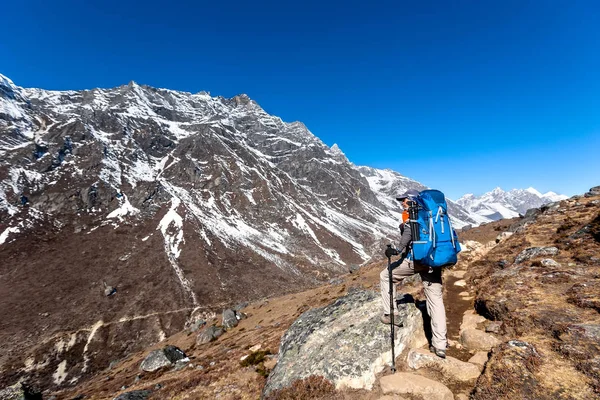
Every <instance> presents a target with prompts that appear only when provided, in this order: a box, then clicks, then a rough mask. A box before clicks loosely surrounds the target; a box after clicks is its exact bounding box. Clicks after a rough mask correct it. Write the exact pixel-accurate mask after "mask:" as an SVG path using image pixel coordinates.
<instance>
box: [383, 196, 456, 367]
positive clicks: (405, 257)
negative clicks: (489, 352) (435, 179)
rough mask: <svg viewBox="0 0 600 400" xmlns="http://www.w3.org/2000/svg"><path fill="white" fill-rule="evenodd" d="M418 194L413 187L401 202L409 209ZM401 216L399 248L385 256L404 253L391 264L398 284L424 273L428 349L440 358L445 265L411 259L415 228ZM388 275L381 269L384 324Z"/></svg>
mask: <svg viewBox="0 0 600 400" xmlns="http://www.w3.org/2000/svg"><path fill="white" fill-rule="evenodd" d="M418 195H419V192H418V191H416V190H414V189H411V190H408V191H406V192H405V193H404V194H402V195H401V196H400V197H398V198H397V200H398V201H401V202H402V207H403V208H404V210H405V211H406V210H408V207H409V201H414V199H415V198H416V197H417V196H418ZM402 219H403V225H404V224H406V227H404V229H401V230H402V231H403V232H402V236H401V238H400V243H399V246H398V248H397V249H394V248H393V247H388V249H387V250H386V252H385V255H386V257H388V258H389V257H391V256H394V255H400V256H401V258H400V259H399V260H398V261H395V262H393V263H392V264H391V265H390V266H391V268H392V273H391V275H392V282H393V283H398V282H400V281H401V280H402V279H403V278H405V277H407V276H412V275H414V274H416V273H418V274H419V275H421V280H422V281H423V288H424V292H425V298H426V300H427V313H428V314H429V316H430V317H431V331H432V339H431V346H430V348H429V349H430V350H431V351H432V352H433V353H435V354H436V355H437V356H438V357H441V358H446V347H447V341H446V310H445V309H444V301H443V298H442V268H430V267H428V266H426V265H421V264H420V263H417V262H413V261H412V259H411V257H410V256H409V254H408V253H409V252H410V247H411V244H412V231H411V229H410V226H408V224H407V223H406V222H407V220H408V213H407V214H406V216H405V215H404V213H403V217H402ZM389 275H390V273H389V271H388V269H387V268H386V269H384V270H383V271H381V274H380V275H379V276H380V283H381V299H382V303H383V315H382V316H381V322H383V323H384V324H390V323H391V318H390V311H391V310H390V293H389V290H390V289H389V286H390V283H389ZM393 299H396V285H393ZM393 304H394V312H395V313H397V311H398V310H397V309H396V307H397V305H396V302H395V301H394V303H393ZM394 319H395V318H394ZM395 320H397V319H395ZM394 324H395V325H396V324H397V325H399V326H401V323H397V322H396V321H394Z"/></svg>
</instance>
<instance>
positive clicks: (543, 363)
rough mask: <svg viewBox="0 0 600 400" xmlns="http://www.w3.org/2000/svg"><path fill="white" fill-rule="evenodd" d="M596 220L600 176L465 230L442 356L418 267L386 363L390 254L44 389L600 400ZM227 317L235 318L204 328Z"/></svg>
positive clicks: (402, 297) (448, 300)
mask: <svg viewBox="0 0 600 400" xmlns="http://www.w3.org/2000/svg"><path fill="white" fill-rule="evenodd" d="M599 218H600V187H597V188H594V189H592V190H591V191H590V192H589V193H586V195H585V196H576V197H573V198H571V199H568V200H565V201H562V202H560V203H557V204H554V205H551V206H549V207H542V208H541V209H536V210H535V211H534V212H530V213H529V214H528V216H526V217H523V218H520V219H515V220H513V221H497V222H493V223H490V224H487V225H485V226H482V227H478V228H473V229H471V230H468V231H465V232H461V233H460V239H461V242H462V243H463V245H464V251H463V252H462V253H461V254H460V260H459V263H458V264H457V266H456V267H455V268H454V269H452V270H446V271H445V272H444V282H445V293H444V301H445V305H446V310H447V315H448V338H449V344H450V347H449V348H448V357H447V358H446V359H445V360H441V359H439V358H437V357H436V356H433V355H431V353H429V351H428V349H427V344H426V340H425V338H424V337H423V333H424V334H425V336H427V332H426V331H425V330H424V328H423V327H424V326H427V325H426V321H427V316H426V311H425V310H426V306H425V304H424V302H423V298H424V296H423V292H422V289H421V287H422V285H421V283H420V282H419V280H418V279H410V280H408V281H407V282H404V283H403V284H402V285H401V286H400V289H399V292H398V293H399V294H398V298H399V303H400V304H399V305H400V307H401V314H402V316H401V317H400V318H402V319H403V321H404V322H405V325H404V326H403V327H402V328H401V329H399V330H398V336H397V342H396V345H397V346H398V351H397V352H396V355H397V358H396V367H397V369H398V372H396V373H395V374H392V373H391V371H390V370H389V368H386V365H388V363H389V361H390V357H389V355H390V354H391V353H390V351H389V347H388V344H389V342H387V341H386V340H382V338H385V339H387V337H388V336H387V332H385V334H384V330H383V328H384V326H383V325H381V324H378V323H377V321H376V320H377V317H378V315H379V314H378V313H379V312H380V304H379V303H378V301H376V297H377V296H376V291H377V288H378V285H379V280H378V279H379V278H378V277H379V272H380V271H381V269H382V268H383V266H384V265H385V261H384V260H380V261H378V262H376V263H373V264H370V265H368V266H366V267H365V268H361V269H360V270H359V271H356V272H353V273H348V274H345V275H344V276H341V277H340V278H338V279H336V280H335V281H332V282H331V283H329V284H326V285H323V286H320V287H317V288H314V289H310V290H308V291H304V292H299V293H295V294H289V295H285V296H281V297H277V298H271V299H268V300H266V299H265V300H261V301H257V302H254V303H252V304H245V305H241V306H240V307H239V308H238V309H240V310H241V312H239V313H238V315H239V316H240V318H241V319H240V320H239V321H238V322H237V324H234V325H230V323H229V320H228V317H227V313H223V315H222V316H218V317H216V318H213V319H209V320H207V321H206V326H204V327H200V329H198V326H194V327H190V328H189V329H187V330H185V331H182V332H179V333H177V334H175V335H173V336H170V337H168V338H165V340H164V341H162V342H161V343H159V344H156V345H155V346H153V347H150V348H147V349H145V350H143V351H140V352H135V353H130V354H128V355H127V356H126V357H125V358H123V359H121V360H115V361H114V362H113V363H111V366H110V368H106V369H104V370H102V371H101V372H100V373H98V374H97V375H95V376H94V377H92V378H91V379H89V380H88V381H87V384H86V385H76V386H72V387H66V388H64V389H61V390H58V391H51V390H47V391H46V393H45V396H44V398H53V396H54V398H57V399H62V398H69V399H70V398H79V399H119V400H126V399H148V400H153V399H154V400H157V399H181V400H182V399H198V398H202V399H204V398H206V399H209V398H210V399H212V398H223V399H255V398H258V397H260V396H261V394H263V395H266V398H273V399H302V398H315V399H317V398H318V399H340V400H341V399H345V400H350V399H352V400H354V399H356V400H358V399H362V400H364V399H366V400H382V399H387V398H390V397H394V396H400V397H404V398H415V399H416V398H428V399H449V400H450V399H457V400H466V399H475V400H479V399H501V398H515V399H582V400H583V399H594V398H598V397H599V396H600V388H599V387H598V382H599V381H600V380H599V378H600V376H599V375H598V371H600V370H599V368H598V360H599V357H600V347H599V346H598V343H599V340H600V337H599V335H600V330H599V329H598V328H599V326H600V319H599V314H598V290H597V289H598V288H597V286H598V282H599V279H600V278H599V277H600V275H599V273H598V272H599V271H598V268H600V264H599V262H598V261H599V260H598V257H597V255H598V253H599V252H600V224H599V223H598V221H599ZM490 239H491V240H490ZM373 290H374V291H375V293H373ZM374 299H375V300H374ZM418 310H421V311H418ZM421 313H422V315H421ZM415 316H419V318H416V319H415ZM221 326H228V328H227V329H226V330H225V331H224V332H223V331H221V333H220V336H218V338H215V339H213V341H208V340H206V337H207V332H214V331H215V328H216V329H217V330H219V329H220V327H221ZM371 336H372V337H373V340H370V339H369V340H364V338H371ZM211 337H213V338H214V336H212V334H211ZM167 345H169V346H173V345H175V346H177V347H179V348H180V349H182V350H183V351H184V352H185V355H186V356H187V357H186V358H184V359H178V360H177V361H173V362H172V361H170V360H167V359H166V358H165V357H164V356H161V357H162V358H163V359H164V360H163V362H161V363H160V365H158V364H157V365H158V366H157V367H156V369H152V370H151V371H149V369H150V368H149V365H150V362H149V360H151V359H152V358H153V357H154V358H156V355H157V354H158V355H160V354H163V353H164V352H168V351H169V349H170V347H169V346H167ZM319 346H321V347H319ZM318 348H321V349H322V351H320V352H315V354H314V355H313V356H312V358H310V357H309V358H308V359H307V357H305V356H306V354H305V351H315V349H318ZM340 348H343V349H344V351H339V349H340ZM313 359H314V361H316V362H313ZM324 360H327V362H325V361H324ZM280 362H281V365H279V363H280ZM330 365H336V368H330V367H329V366H330ZM311 374H313V375H312V376H311ZM315 374H316V376H315ZM306 376H308V378H305V377H306ZM322 377H326V379H323V378H322ZM297 378H304V379H299V380H294V379H297ZM284 382H285V383H284ZM32 384H33V383H32ZM286 385H287V386H286ZM7 390H13V391H14V392H18V391H19V390H20V389H19V388H14V389H7Z"/></svg>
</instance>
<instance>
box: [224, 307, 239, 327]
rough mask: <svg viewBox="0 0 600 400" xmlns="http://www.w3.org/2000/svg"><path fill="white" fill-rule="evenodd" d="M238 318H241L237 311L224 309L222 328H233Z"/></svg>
mask: <svg viewBox="0 0 600 400" xmlns="http://www.w3.org/2000/svg"><path fill="white" fill-rule="evenodd" d="M240 319H241V318H238V316H237V313H236V312H235V311H234V310H224V311H223V323H222V325H223V328H225V330H228V329H231V328H235V327H236V326H237V325H238V321H239V320H240Z"/></svg>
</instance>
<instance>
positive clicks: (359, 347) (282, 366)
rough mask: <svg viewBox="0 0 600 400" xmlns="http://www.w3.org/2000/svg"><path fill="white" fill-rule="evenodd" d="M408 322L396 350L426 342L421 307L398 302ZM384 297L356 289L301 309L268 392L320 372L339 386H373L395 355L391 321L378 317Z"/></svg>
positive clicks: (284, 340)
mask: <svg viewBox="0 0 600 400" xmlns="http://www.w3.org/2000/svg"><path fill="white" fill-rule="evenodd" d="M399 310H400V316H399V318H400V319H401V320H402V322H403V327H401V328H397V329H396V331H395V334H396V337H395V352H396V355H397V356H398V355H400V354H401V353H402V351H403V350H404V349H406V348H408V347H410V346H415V345H416V346H419V345H422V344H424V343H426V339H425V337H424V334H423V318H422V314H421V311H420V310H419V309H417V307H416V306H415V305H414V304H413V303H408V304H401V305H399ZM380 314H381V297H380V295H379V294H378V293H375V292H371V291H364V290H357V291H354V292H352V293H349V294H348V295H346V296H344V297H341V298H339V299H338V300H336V301H335V302H334V303H332V304H330V305H328V306H326V307H323V308H320V309H314V310H311V311H308V312H306V313H304V314H302V315H301V316H300V317H299V318H298V319H297V320H296V321H295V322H294V324H292V326H291V327H290V328H289V329H288V331H287V332H286V333H285V335H284V336H283V338H282V341H281V346H280V349H279V360H278V362H277V365H276V366H275V369H274V370H273V371H272V372H271V374H270V375H269V378H268V381H267V384H266V385H265V389H264V394H265V395H266V394H268V393H270V392H272V391H274V390H277V389H281V388H284V387H287V386H289V385H291V384H292V382H294V381H295V380H298V379H304V378H307V377H309V376H311V375H318V376H322V377H324V378H326V379H327V380H329V381H331V382H333V383H334V385H335V386H336V387H337V388H342V387H349V388H362V389H371V387H372V386H373V383H374V382H375V375H376V374H377V373H378V372H380V371H382V370H383V369H384V367H385V366H386V365H389V364H390V361H391V347H390V326H389V325H384V324H382V323H381V322H380V321H379V317H380Z"/></svg>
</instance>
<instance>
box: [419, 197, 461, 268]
mask: <svg viewBox="0 0 600 400" xmlns="http://www.w3.org/2000/svg"><path fill="white" fill-rule="evenodd" d="M414 200H415V201H414V203H413V206H412V207H410V208H409V216H410V219H409V221H410V228H411V231H412V237H413V242H412V248H411V256H412V257H411V258H412V259H413V260H415V261H418V262H420V263H421V264H424V265H428V266H429V267H448V266H452V265H454V264H456V261H457V254H458V253H459V252H460V244H459V243H458V236H457V235H456V232H455V231H454V229H452V222H451V221H450V217H449V216H448V211H447V210H448V205H447V204H446V198H445V197H444V194H443V193H442V192H440V191H439V190H423V191H422V192H420V193H419V196H417V197H416V198H415V199H414Z"/></svg>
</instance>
